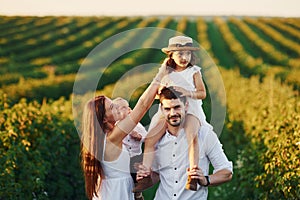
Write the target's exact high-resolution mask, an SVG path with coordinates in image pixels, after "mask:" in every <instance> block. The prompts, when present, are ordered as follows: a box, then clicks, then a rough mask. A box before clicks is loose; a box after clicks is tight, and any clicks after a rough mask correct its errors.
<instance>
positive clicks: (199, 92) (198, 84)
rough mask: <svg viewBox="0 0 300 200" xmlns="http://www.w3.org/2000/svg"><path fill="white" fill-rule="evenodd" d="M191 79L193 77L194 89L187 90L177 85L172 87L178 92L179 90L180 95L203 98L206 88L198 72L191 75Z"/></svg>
mask: <svg viewBox="0 0 300 200" xmlns="http://www.w3.org/2000/svg"><path fill="white" fill-rule="evenodd" d="M193 79H194V85H195V88H196V91H189V90H186V89H184V88H182V87H178V86H176V87H174V88H175V90H176V91H178V92H181V93H182V96H187V97H190V98H192V99H205V98H206V90H205V85H204V83H203V80H202V76H201V74H200V72H196V73H195V74H194V75H193Z"/></svg>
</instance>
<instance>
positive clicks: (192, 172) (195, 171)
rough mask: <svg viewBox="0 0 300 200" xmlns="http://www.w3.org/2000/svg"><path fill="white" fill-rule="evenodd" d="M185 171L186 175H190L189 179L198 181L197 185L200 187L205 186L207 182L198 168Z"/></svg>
mask: <svg viewBox="0 0 300 200" xmlns="http://www.w3.org/2000/svg"><path fill="white" fill-rule="evenodd" d="M187 171H188V175H191V178H193V179H198V183H199V184H200V185H201V186H203V185H206V184H207V180H206V178H205V176H204V174H203V172H202V170H201V169H200V168H199V167H197V166H196V165H195V166H194V167H193V168H192V169H190V168H188V169H187Z"/></svg>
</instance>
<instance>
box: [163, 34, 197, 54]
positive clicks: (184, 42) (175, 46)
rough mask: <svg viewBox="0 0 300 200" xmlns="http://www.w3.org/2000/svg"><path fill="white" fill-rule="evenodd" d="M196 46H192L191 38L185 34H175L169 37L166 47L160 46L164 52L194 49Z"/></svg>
mask: <svg viewBox="0 0 300 200" xmlns="http://www.w3.org/2000/svg"><path fill="white" fill-rule="evenodd" d="M199 49H200V48H198V47H193V39H192V38H190V37H186V36H175V37H172V38H170V39H169V45H168V47H165V48H162V49H161V50H162V51H163V52H164V53H169V52H170V51H184V50H189V51H196V50H199Z"/></svg>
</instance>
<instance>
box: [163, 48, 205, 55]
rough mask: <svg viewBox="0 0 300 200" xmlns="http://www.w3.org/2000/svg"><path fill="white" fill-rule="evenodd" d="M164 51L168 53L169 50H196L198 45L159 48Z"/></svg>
mask: <svg viewBox="0 0 300 200" xmlns="http://www.w3.org/2000/svg"><path fill="white" fill-rule="evenodd" d="M161 50H162V52H164V53H166V54H167V53H169V52H170V51H197V50H200V48H198V47H165V48H162V49H161Z"/></svg>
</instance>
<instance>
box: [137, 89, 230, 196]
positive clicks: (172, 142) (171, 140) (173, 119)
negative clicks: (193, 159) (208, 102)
mask: <svg viewBox="0 0 300 200" xmlns="http://www.w3.org/2000/svg"><path fill="white" fill-rule="evenodd" d="M160 103H161V109H162V113H163V116H164V119H165V120H166V122H167V131H166V133H165V135H164V136H163V137H162V138H161V140H160V141H159V142H158V143H157V146H156V153H155V161H154V164H153V167H152V171H151V172H149V171H147V168H146V167H145V166H143V165H139V171H138V175H137V180H141V179H142V178H143V177H147V176H149V174H150V175H151V178H152V182H153V183H156V182H158V181H159V180H160V184H159V187H158V189H157V191H156V195H155V199H156V200H162V199H164V200H165V199H178V200H193V199H197V200H199V199H207V195H208V188H207V187H208V186H215V185H219V184H221V183H225V182H227V181H230V180H231V178H232V162H230V161H228V159H227V157H226V155H225V154H224V152H223V149H222V144H221V143H220V141H219V139H218V137H217V135H216V134H215V133H214V132H213V131H212V130H211V128H209V127H207V126H201V129H200V131H199V133H198V137H199V150H200V153H199V155H200V159H199V164H198V166H199V167H200V168H197V167H196V166H195V167H193V168H192V169H188V167H189V160H188V143H187V139H186V134H185V132H184V129H183V125H184V122H185V115H186V110H187V106H188V105H187V102H186V98H185V97H181V93H179V92H176V91H175V90H174V88H171V87H170V88H163V89H162V90H161V93H160ZM210 163H211V164H212V166H213V168H214V171H213V174H210V175H209V174H208V173H209V164H210ZM187 170H188V174H189V175H191V178H195V179H197V180H198V188H197V191H191V190H186V189H185V183H186V181H187V173H186V172H187Z"/></svg>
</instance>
